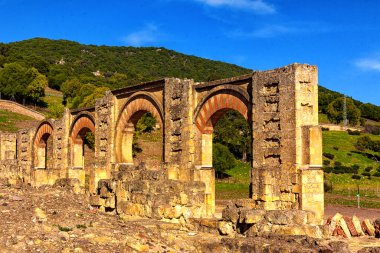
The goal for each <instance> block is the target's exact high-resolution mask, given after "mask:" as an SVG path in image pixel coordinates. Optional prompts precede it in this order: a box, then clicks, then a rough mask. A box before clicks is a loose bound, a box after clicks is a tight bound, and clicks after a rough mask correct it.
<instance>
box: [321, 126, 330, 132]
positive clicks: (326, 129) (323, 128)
mask: <svg viewBox="0 0 380 253" xmlns="http://www.w3.org/2000/svg"><path fill="white" fill-rule="evenodd" d="M322 131H330V128H328V127H322Z"/></svg>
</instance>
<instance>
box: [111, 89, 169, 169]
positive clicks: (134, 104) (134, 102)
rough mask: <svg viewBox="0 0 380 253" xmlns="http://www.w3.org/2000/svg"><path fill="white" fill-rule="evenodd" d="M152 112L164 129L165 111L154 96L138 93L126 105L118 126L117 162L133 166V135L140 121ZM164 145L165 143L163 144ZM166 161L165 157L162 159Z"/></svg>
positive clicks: (116, 141)
mask: <svg viewBox="0 0 380 253" xmlns="http://www.w3.org/2000/svg"><path fill="white" fill-rule="evenodd" d="M147 112H150V113H151V114H152V116H153V117H154V118H155V119H156V122H157V123H158V125H159V126H160V128H161V129H163V109H162V106H161V103H160V102H159V101H158V100H157V99H156V98H155V97H153V96H152V95H148V94H146V93H138V94H136V95H134V96H132V97H131V98H130V99H128V101H127V102H126V103H125V105H124V107H123V109H122V110H121V112H120V114H119V118H118V121H117V124H116V136H115V138H116V139H115V143H116V162H117V163H119V164H133V152H132V145H133V135H134V133H135V128H136V124H137V122H138V121H139V119H140V118H141V117H142V116H143V115H144V114H145V113H147ZM162 145H163V143H162ZM162 159H163V160H164V157H162Z"/></svg>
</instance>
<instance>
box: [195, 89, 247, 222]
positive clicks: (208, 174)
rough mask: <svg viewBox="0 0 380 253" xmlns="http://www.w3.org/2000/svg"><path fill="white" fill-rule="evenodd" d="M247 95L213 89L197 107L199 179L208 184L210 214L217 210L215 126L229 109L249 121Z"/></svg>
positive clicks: (208, 208)
mask: <svg viewBox="0 0 380 253" xmlns="http://www.w3.org/2000/svg"><path fill="white" fill-rule="evenodd" d="M245 95H246V96H245ZM247 97H248V96H247V94H244V95H242V94H241V93H239V92H238V91H236V90H217V91H214V92H213V91H211V92H210V93H209V95H208V96H206V97H205V99H203V101H201V103H200V104H199V105H198V107H197V108H196V114H195V118H194V123H195V125H196V126H197V129H198V130H199V135H200V142H199V145H200V146H199V149H198V150H199V152H200V155H199V161H198V164H199V168H200V170H198V172H199V174H198V180H199V181H202V182H204V183H205V185H206V191H205V193H206V208H207V214H208V215H209V214H213V213H214V212H215V170H214V169H213V166H212V154H213V152H212V148H213V131H214V126H215V124H216V123H217V122H218V120H219V119H220V118H221V117H222V116H223V115H224V113H225V112H227V111H228V110H235V111H237V112H239V113H240V114H241V115H242V116H243V117H244V118H245V119H246V120H247V121H248V118H249V115H248V112H249V100H248V98H247ZM248 122H249V121H248ZM250 127H251V126H250ZM251 129H252V128H251Z"/></svg>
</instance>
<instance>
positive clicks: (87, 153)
mask: <svg viewBox="0 0 380 253" xmlns="http://www.w3.org/2000/svg"><path fill="white" fill-rule="evenodd" d="M94 134H95V122H94V119H93V117H92V115H90V114H89V113H81V114H80V115H78V116H77V117H76V118H75V120H74V122H73V124H72V127H71V132H70V139H71V149H70V151H71V152H70V153H71V169H70V170H69V175H68V176H69V178H78V179H79V180H80V181H81V184H82V186H84V187H85V189H86V190H89V189H90V186H89V184H90V175H91V174H92V172H93V169H94V164H95V150H94V148H95V147H94V142H95V138H94Z"/></svg>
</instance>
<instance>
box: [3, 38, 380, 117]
mask: <svg viewBox="0 0 380 253" xmlns="http://www.w3.org/2000/svg"><path fill="white" fill-rule="evenodd" d="M251 71H252V70H250V69H246V68H242V67H239V66H237V65H233V64H228V63H224V62H220V61H212V60H208V59H204V58H200V57H196V56H190V55H185V54H181V53H178V52H175V51H173V50H168V49H165V48H156V47H121V46H94V45H82V44H79V43H77V42H73V41H67V40H50V39H44V38H34V39H29V40H24V41H19V42H13V43H8V44H4V43H0V92H1V94H2V96H3V97H7V96H8V97H13V98H15V99H16V100H18V101H20V100H22V99H24V98H25V99H26V102H27V103H28V102H29V103H32V104H39V103H40V102H41V100H40V98H41V96H43V94H44V88H45V87H46V86H47V85H48V86H49V87H51V88H54V89H57V90H61V91H62V92H63V98H64V102H65V103H66V105H67V106H68V107H70V108H77V107H82V106H83V107H84V106H91V105H93V104H94V101H95V99H96V98H98V97H101V96H103V94H104V92H105V90H107V89H117V88H121V87H126V86H129V85H133V84H138V83H141V82H145V81H151V80H157V79H160V78H163V77H179V78H192V79H194V80H195V81H209V80H215V79H221V78H227V77H233V76H238V75H243V74H248V73H250V72H251ZM342 96H343V95H342V94H340V93H337V92H334V91H331V90H328V89H326V88H323V87H320V92H319V99H320V100H319V105H320V110H321V111H322V112H323V113H326V111H327V107H328V105H329V104H330V103H332V101H334V100H336V99H337V98H341V97H342ZM354 103H355V105H356V107H358V108H360V110H361V111H362V113H361V115H362V116H364V117H366V118H370V119H374V120H377V121H379V120H380V107H379V106H375V105H371V104H363V103H361V102H360V101H356V100H354ZM61 110H62V108H61Z"/></svg>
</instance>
